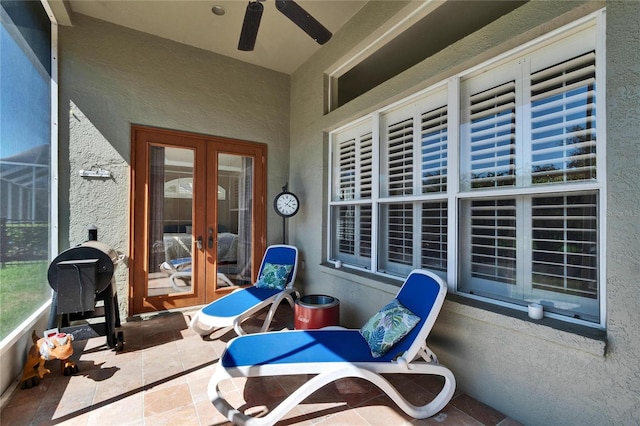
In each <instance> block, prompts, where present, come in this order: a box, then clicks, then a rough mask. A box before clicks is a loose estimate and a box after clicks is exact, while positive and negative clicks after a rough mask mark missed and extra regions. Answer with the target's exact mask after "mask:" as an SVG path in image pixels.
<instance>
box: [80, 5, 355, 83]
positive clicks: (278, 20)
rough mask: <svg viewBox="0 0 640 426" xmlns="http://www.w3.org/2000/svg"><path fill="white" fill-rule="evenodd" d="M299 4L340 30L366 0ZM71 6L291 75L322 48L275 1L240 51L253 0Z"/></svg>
mask: <svg viewBox="0 0 640 426" xmlns="http://www.w3.org/2000/svg"><path fill="white" fill-rule="evenodd" d="M296 3H298V4H299V5H300V6H302V7H303V8H304V9H305V10H306V11H307V12H308V13H309V14H310V15H311V16H313V17H314V18H316V19H317V20H318V21H319V22H320V23H321V24H323V25H324V26H325V27H327V28H328V29H329V31H331V32H332V33H333V34H335V33H336V32H337V31H338V30H339V29H340V28H341V27H342V26H343V25H344V24H345V23H346V22H347V21H348V20H349V19H350V18H351V17H352V16H353V15H354V14H355V13H356V12H357V11H358V10H360V8H362V6H364V5H365V4H366V3H367V0H324V1H319V0H296ZM68 4H69V5H70V7H71V10H72V11H73V12H74V13H81V14H84V15H88V16H91V17H93V18H97V19H100V20H103V21H107V22H112V23H114V24H117V25H121V26H124V27H128V28H132V29H134V30H138V31H142V32H145V33H149V34H153V35H156V36H159V37H163V38H167V39H170V40H173V41H177V42H179V43H184V44H188V45H191V46H195V47H198V48H201V49H205V50H209V51H212V52H216V53H219V54H221V55H225V56H230V57H232V58H236V59H239V60H241V61H244V62H248V63H251V64H255V65H259V66H263V67H266V68H269V69H272V70H276V71H280V72H283V73H287V74H291V73H292V72H294V71H295V70H296V69H297V68H298V67H299V66H300V65H301V64H302V63H304V62H305V61H306V60H307V59H308V58H309V57H310V56H311V55H312V54H313V53H314V52H316V51H317V50H318V49H319V48H320V47H321V46H320V45H319V44H317V43H316V42H315V41H314V40H313V39H312V38H311V37H309V36H308V35H307V34H306V33H305V32H303V31H302V30H301V29H300V28H298V27H297V26H296V25H295V24H294V23H293V22H291V21H290V20H289V19H288V18H287V17H286V16H284V15H283V14H282V13H280V12H279V11H278V10H277V9H276V4H275V0H266V1H263V6H264V12H263V14H262V21H261V24H260V29H259V31H258V38H257V41H256V45H255V49H254V50H253V51H252V52H243V51H239V50H238V39H239V37H240V30H241V28H242V22H243V19H244V13H245V9H246V7H247V4H248V0H224V1H221V0H206V1H205V0H70V1H69V2H68ZM216 5H220V6H223V7H224V9H225V10H226V14H225V15H224V16H217V15H215V14H213V12H212V11H211V9H212V8H213V6H216ZM72 20H73V17H72ZM329 43H331V41H329Z"/></svg>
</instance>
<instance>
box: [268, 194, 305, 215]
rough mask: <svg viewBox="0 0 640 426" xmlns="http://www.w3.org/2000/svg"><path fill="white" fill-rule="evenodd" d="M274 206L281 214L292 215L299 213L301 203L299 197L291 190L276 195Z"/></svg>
mask: <svg viewBox="0 0 640 426" xmlns="http://www.w3.org/2000/svg"><path fill="white" fill-rule="evenodd" d="M273 207H274V208H275V209H276V212H277V213H278V214H279V215H280V216H283V217H291V216H293V215H294V214H296V213H298V209H299V208H300V203H299V202H298V197H296V196H295V195H294V194H292V193H291V192H282V193H280V194H278V196H276V199H275V200H274V201H273Z"/></svg>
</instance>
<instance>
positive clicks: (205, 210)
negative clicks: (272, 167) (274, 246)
mask: <svg viewBox="0 0 640 426" xmlns="http://www.w3.org/2000/svg"><path fill="white" fill-rule="evenodd" d="M265 164H266V146H265V145H263V144H257V143H251V142H244V141H238V140H231V139H224V138H218V137H212V136H203V135H195V134H189V133H182V132H177V131H171V130H163V129H155V128H149V127H142V126H133V127H132V185H133V191H132V200H131V206H132V215H131V216H132V220H131V224H132V226H131V233H130V235H131V244H130V247H131V262H130V264H129V267H130V274H129V275H130V288H131V291H130V295H131V300H130V304H129V306H130V313H131V314H132V315H133V314H136V313H141V312H148V311H155V310H165V309H171V308H179V307H186V306H194V305H201V304H205V303H209V302H211V301H213V300H215V299H217V298H219V297H221V296H222V295H224V294H227V293H228V292H230V291H232V290H234V289H236V288H238V287H241V286H245V285H250V284H251V283H253V282H254V280H255V278H256V277H255V274H256V272H257V270H258V268H259V266H260V261H261V259H262V254H263V253H264V250H265V244H266V238H265V220H266V210H265V209H266V208H265V202H264V200H265V193H266V169H265V167H266V166H265Z"/></svg>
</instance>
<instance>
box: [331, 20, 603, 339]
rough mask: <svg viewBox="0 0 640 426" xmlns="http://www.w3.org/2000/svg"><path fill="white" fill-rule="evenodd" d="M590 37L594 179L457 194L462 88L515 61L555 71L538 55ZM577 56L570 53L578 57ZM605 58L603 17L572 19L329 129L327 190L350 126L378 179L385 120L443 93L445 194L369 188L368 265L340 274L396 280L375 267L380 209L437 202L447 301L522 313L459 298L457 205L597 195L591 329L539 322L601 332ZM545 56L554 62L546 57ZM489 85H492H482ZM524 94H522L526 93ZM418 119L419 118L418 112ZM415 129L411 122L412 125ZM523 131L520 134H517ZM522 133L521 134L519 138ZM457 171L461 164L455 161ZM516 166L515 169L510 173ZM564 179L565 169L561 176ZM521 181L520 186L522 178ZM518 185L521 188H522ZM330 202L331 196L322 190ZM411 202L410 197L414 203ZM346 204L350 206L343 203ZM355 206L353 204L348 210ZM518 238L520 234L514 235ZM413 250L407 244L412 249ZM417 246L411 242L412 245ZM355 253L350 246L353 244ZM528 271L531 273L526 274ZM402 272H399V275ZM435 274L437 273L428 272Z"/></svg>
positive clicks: (415, 169)
mask: <svg viewBox="0 0 640 426" xmlns="http://www.w3.org/2000/svg"><path fill="white" fill-rule="evenodd" d="M585 30H586V31H593V32H594V37H595V41H594V43H595V46H594V50H595V57H596V71H595V72H596V79H597V84H596V88H595V93H596V111H597V113H596V116H595V123H597V124H596V128H597V129H598V133H597V140H596V143H595V146H596V147H597V149H596V155H595V159H596V166H595V171H596V173H597V175H596V179H593V180H588V181H578V182H567V181H564V182H562V183H559V184H558V183H552V184H536V185H533V184H531V180H530V179H529V182H528V183H527V176H531V175H532V172H531V171H529V172H527V171H525V172H524V173H522V171H517V173H516V175H515V181H516V182H514V185H513V187H507V188H505V187H495V188H493V187H492V188H482V189H481V190H477V189H471V188H464V189H463V188H462V187H461V185H462V182H460V180H461V179H460V170H461V168H462V167H463V165H461V164H460V161H461V158H460V153H461V150H462V149H464V148H463V147H461V140H462V136H463V135H462V132H464V131H465V130H464V128H461V125H460V123H462V122H463V115H464V111H463V110H462V108H461V99H463V98H464V97H463V95H464V91H465V90H466V88H465V85H464V82H465V81H470V80H471V79H472V78H474V76H477V75H482V74H483V73H485V75H487V74H489V73H487V71H488V70H492V69H496V68H501V67H502V68H504V67H507V68H508V67H513V66H514V64H515V63H516V62H517V61H518V60H520V59H521V58H532V57H537V58H542V59H543V60H545V61H547V66H548V65H555V64H557V63H558V62H557V61H556V62H553V61H554V60H555V58H553V59H552V60H550V59H548V57H547V56H545V53H547V52H549V51H551V52H557V51H559V48H558V46H559V45H561V44H563V42H562V40H563V39H567V38H568V39H571V38H573V39H575V40H576V41H577V43H579V44H580V43H582V41H581V40H580V36H581V33H582V32H583V31H585ZM579 53H580V52H577V49H576V55H578V54H579ZM605 55H606V51H605V9H601V10H599V11H597V12H594V13H592V14H589V15H587V16H585V17H583V18H581V19H578V20H576V21H574V22H572V23H570V24H568V25H566V26H563V27H561V28H558V29H556V30H554V31H551V32H549V33H548V34H546V35H544V36H542V37H539V38H537V39H535V40H531V41H529V42H527V43H525V44H523V45H521V46H519V47H517V48H515V49H512V50H510V51H508V52H504V53H502V54H500V55H498V56H496V57H494V58H492V59H491V60H488V61H485V62H483V63H481V64H478V65H476V66H474V67H472V68H470V69H468V70H465V71H463V72H461V73H459V74H456V75H454V76H451V77H450V78H448V79H447V80H446V81H442V82H439V83H437V84H435V85H433V86H431V87H428V88H425V89H423V90H421V91H419V92H417V93H415V94H413V95H411V96H409V97H407V98H405V99H403V100H400V101H397V102H395V103H393V104H391V105H388V106H385V107H382V108H380V109H378V110H376V111H373V112H372V113H370V114H368V115H367V116H365V117H361V119H359V120H356V121H354V122H353V123H350V124H347V125H345V126H342V127H340V128H337V129H335V130H333V131H331V132H329V144H330V147H329V157H330V158H329V163H330V168H329V170H330V172H329V174H328V175H329V187H330V188H332V186H331V185H332V179H333V173H334V171H333V167H332V165H331V162H332V159H333V154H332V152H333V143H334V140H335V137H336V135H339V134H341V133H342V132H344V131H347V130H348V129H349V128H352V127H353V126H355V125H362V123H364V122H369V123H371V125H372V132H373V137H374V143H373V145H374V146H373V149H374V156H373V157H374V170H375V167H378V168H379V169H378V170H376V172H378V173H376V174H374V176H376V175H377V176H380V175H379V172H380V171H384V170H382V169H383V168H384V167H385V166H383V165H380V163H381V161H380V160H381V159H383V157H384V153H383V152H382V150H383V148H384V146H385V143H386V142H385V138H386V136H385V132H386V129H385V126H384V124H385V123H386V121H385V120H386V119H387V117H393V116H394V115H397V116H401V115H402V114H403V113H402V112H397V111H402V110H403V109H404V110H405V114H406V110H407V108H409V109H410V108H412V107H415V106H416V105H420V104H422V103H424V102H427V103H429V102H431V101H432V98H431V95H433V94H437V93H438V92H439V91H441V90H445V91H446V102H447V103H446V105H445V106H446V107H447V109H448V117H447V120H448V135H447V139H448V141H447V145H448V148H447V160H446V162H447V176H446V178H447V179H446V191H444V192H442V193H427V194H421V193H420V191H417V190H414V192H413V193H412V194H409V195H403V196H399V197H398V196H393V195H388V194H385V193H384V191H385V190H384V189H383V188H384V187H385V184H384V182H382V183H379V184H378V185H377V186H376V185H374V186H373V192H372V199H371V200H370V201H371V205H372V210H373V223H372V228H373V229H372V257H371V263H370V265H369V266H368V267H366V268H363V267H360V266H354V265H350V264H349V263H348V262H343V265H344V266H345V267H347V268H354V269H359V270H366V271H367V272H372V273H374V274H376V275H380V276H385V277H390V278H401V277H399V275H401V274H400V273H399V271H398V270H395V271H389V270H381V268H380V266H381V265H379V262H382V260H381V259H380V258H379V255H380V254H381V253H383V249H382V248H381V246H380V239H382V237H384V233H383V232H382V229H383V228H384V227H385V226H386V225H384V224H382V223H381V220H380V219H381V218H382V217H384V216H383V213H382V211H381V208H382V206H384V205H387V204H389V203H413V205H414V211H417V210H418V208H416V206H417V205H419V204H421V203H422V202H435V201H440V200H444V201H445V202H447V203H448V206H447V208H448V215H447V234H448V238H447V240H448V245H447V269H446V271H445V272H440V274H441V275H442V276H443V278H445V279H446V280H447V282H448V283H449V290H450V292H452V293H456V294H459V295H461V296H464V297H468V298H471V299H477V300H481V301H485V302H488V303H490V304H493V305H499V306H503V307H508V308H513V309H516V310H525V311H526V304H522V305H518V304H516V303H514V302H513V301H502V300H496V299H492V298H486V297H482V296H478V295H473V294H468V293H464V292H461V291H459V289H458V281H459V274H460V271H459V265H460V262H461V261H462V258H461V255H460V254H459V253H458V252H459V250H460V249H461V248H460V241H459V236H460V233H461V231H462V224H461V223H459V218H460V214H461V212H460V203H461V202H463V201H464V200H471V199H480V198H481V199H496V198H501V197H522V196H524V197H528V199H529V200H532V199H533V198H534V197H535V194H539V195H541V196H551V195H554V194H555V195H562V196H567V195H571V194H584V193H588V192H595V193H597V196H596V200H597V224H596V231H597V240H596V241H597V244H598V254H597V261H598V271H597V283H598V290H597V292H598V294H597V303H598V306H599V319H598V320H596V321H595V322H594V321H592V320H583V319H581V318H572V317H570V316H566V315H561V314H556V313H546V314H547V316H549V317H551V318H557V319H561V320H562V321H565V322H571V323H577V324H582V325H586V326H589V327H595V328H602V329H604V328H605V324H606V319H607V318H606V279H605V277H606V257H605V254H606V235H605V230H606V211H607V210H606V163H605V161H606V134H605V129H606V122H605V117H606V109H605V100H606V93H605V82H606V73H605V67H606V58H605ZM549 56H555V53H554V55H549ZM565 56H571V55H563V60H565V59H567V58H565ZM543 68H544V67H538V68H537V69H538V70H540V69H543ZM516 72H517V73H521V74H525V76H524V78H525V79H526V78H528V77H529V76H530V75H533V74H534V73H535V72H536V70H535V69H529V73H528V74H526V73H522V71H519V70H516ZM518 77H519V78H523V77H522V75H519V76H518ZM489 78H493V77H489ZM527 87H529V86H527ZM518 90H519V91H520V93H518V92H516V97H517V99H516V104H517V105H518V110H517V112H516V114H518V115H519V117H520V119H521V120H525V121H526V122H527V123H528V122H529V121H530V118H523V117H525V116H527V114H530V112H529V106H530V105H529V104H528V102H529V98H528V96H529V95H526V96H524V97H525V100H526V102H524V103H522V102H523V100H522V97H523V95H522V93H523V92H522V91H521V90H520V89H518ZM520 105H524V106H525V108H521V107H520ZM423 112H424V111H423ZM413 115H414V117H416V116H418V117H419V116H420V114H416V113H415V111H414V114H413ZM416 123H419V122H416ZM414 127H419V125H417V124H416V125H414ZM523 128H524V126H523ZM532 130H533V129H532V128H531V127H527V128H526V130H525V131H524V132H523V133H524V134H525V137H526V139H524V144H523V135H522V134H519V135H517V137H516V138H517V140H518V141H517V142H516V146H518V147H520V149H521V150H522V151H525V150H523V149H522V147H528V148H527V149H529V150H530V149H531V148H530V147H531V137H530V135H531V134H532ZM516 132H522V130H521V129H520V128H517V129H516ZM527 133H528V134H527ZM414 134H416V129H415V128H414ZM418 137H419V136H414V144H415V143H416V139H417V138H418ZM417 155H418V154H417V153H415V152H414V159H416V158H417ZM516 155H520V156H527V155H530V151H527V152H522V153H517V154H516ZM520 161H521V160H520ZM463 163H464V161H463ZM415 164H417V163H415V162H414V167H413V177H414V179H419V177H420V174H421V173H422V167H421V166H420V167H416V166H415ZM518 166H519V164H517V165H516V168H517V167H518ZM565 172H566V169H565ZM523 176H524V178H523ZM523 182H524V184H523ZM418 183H419V182H417V181H414V187H415V186H416V185H418ZM330 194H331V190H330ZM416 194H417V195H416ZM338 204H343V205H344V204H349V202H346V201H340V202H336V200H334V199H333V198H332V196H330V197H329V200H328V216H327V220H328V224H329V226H328V228H329V231H328V233H327V259H329V260H338V259H337V256H336V255H335V254H334V253H335V252H334V250H333V245H334V242H333V239H332V233H331V228H332V227H333V221H332V214H331V210H332V209H333V208H334V207H335V206H336V205H338ZM351 204H353V203H351ZM356 204H357V203H356ZM531 214H532V213H531V211H529V212H528V213H527V214H526V215H525V216H526V217H530V216H531ZM418 217H419V215H418V216H416V215H415V213H414V222H415V219H417V218H418ZM518 220H524V217H522V218H521V217H519V218H518ZM419 228H420V225H419V224H415V226H414V235H419V234H420V229H419ZM517 229H518V230H520V229H522V230H525V229H524V228H520V227H519V228H517ZM414 243H415V241H414ZM418 243H419V242H418ZM355 244H356V245H357V244H358V242H357V241H355ZM413 246H414V247H417V245H416V244H413ZM517 253H518V257H526V258H531V256H532V252H531V251H528V252H526V251H523V250H522V249H518V250H517ZM420 257H421V256H420V254H416V253H414V254H413V259H414V261H413V265H412V267H419V265H416V259H419V258H420ZM518 262H522V260H520V259H518ZM527 268H528V269H531V266H529V267H527ZM400 272H402V271H400ZM434 272H436V273H438V271H434Z"/></svg>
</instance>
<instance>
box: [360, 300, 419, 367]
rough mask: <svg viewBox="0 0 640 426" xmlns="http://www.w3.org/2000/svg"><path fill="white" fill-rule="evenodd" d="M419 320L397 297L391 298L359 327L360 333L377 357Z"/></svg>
mask: <svg viewBox="0 0 640 426" xmlns="http://www.w3.org/2000/svg"><path fill="white" fill-rule="evenodd" d="M419 322H420V318H419V317H418V316H416V315H415V314H414V313H413V312H411V311H410V310H409V309H407V308H406V307H405V306H404V305H403V304H402V303H400V302H399V301H398V299H393V301H392V302H391V303H389V304H388V305H386V306H385V307H383V308H382V309H380V311H378V313H376V314H375V315H374V316H372V317H371V318H370V319H369V321H367V323H366V324H365V325H364V326H363V327H362V328H361V329H360V334H362V337H364V339H365V340H366V341H367V343H368V344H369V348H370V349H371V355H372V356H373V357H374V358H378V357H381V356H382V355H384V354H385V353H386V352H387V351H388V350H389V349H391V347H392V346H393V345H395V344H396V343H397V342H398V341H400V339H402V338H403V337H404V336H406V335H407V334H408V333H409V332H410V331H411V330H412V329H413V327H415V326H416V324H418V323H419Z"/></svg>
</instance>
